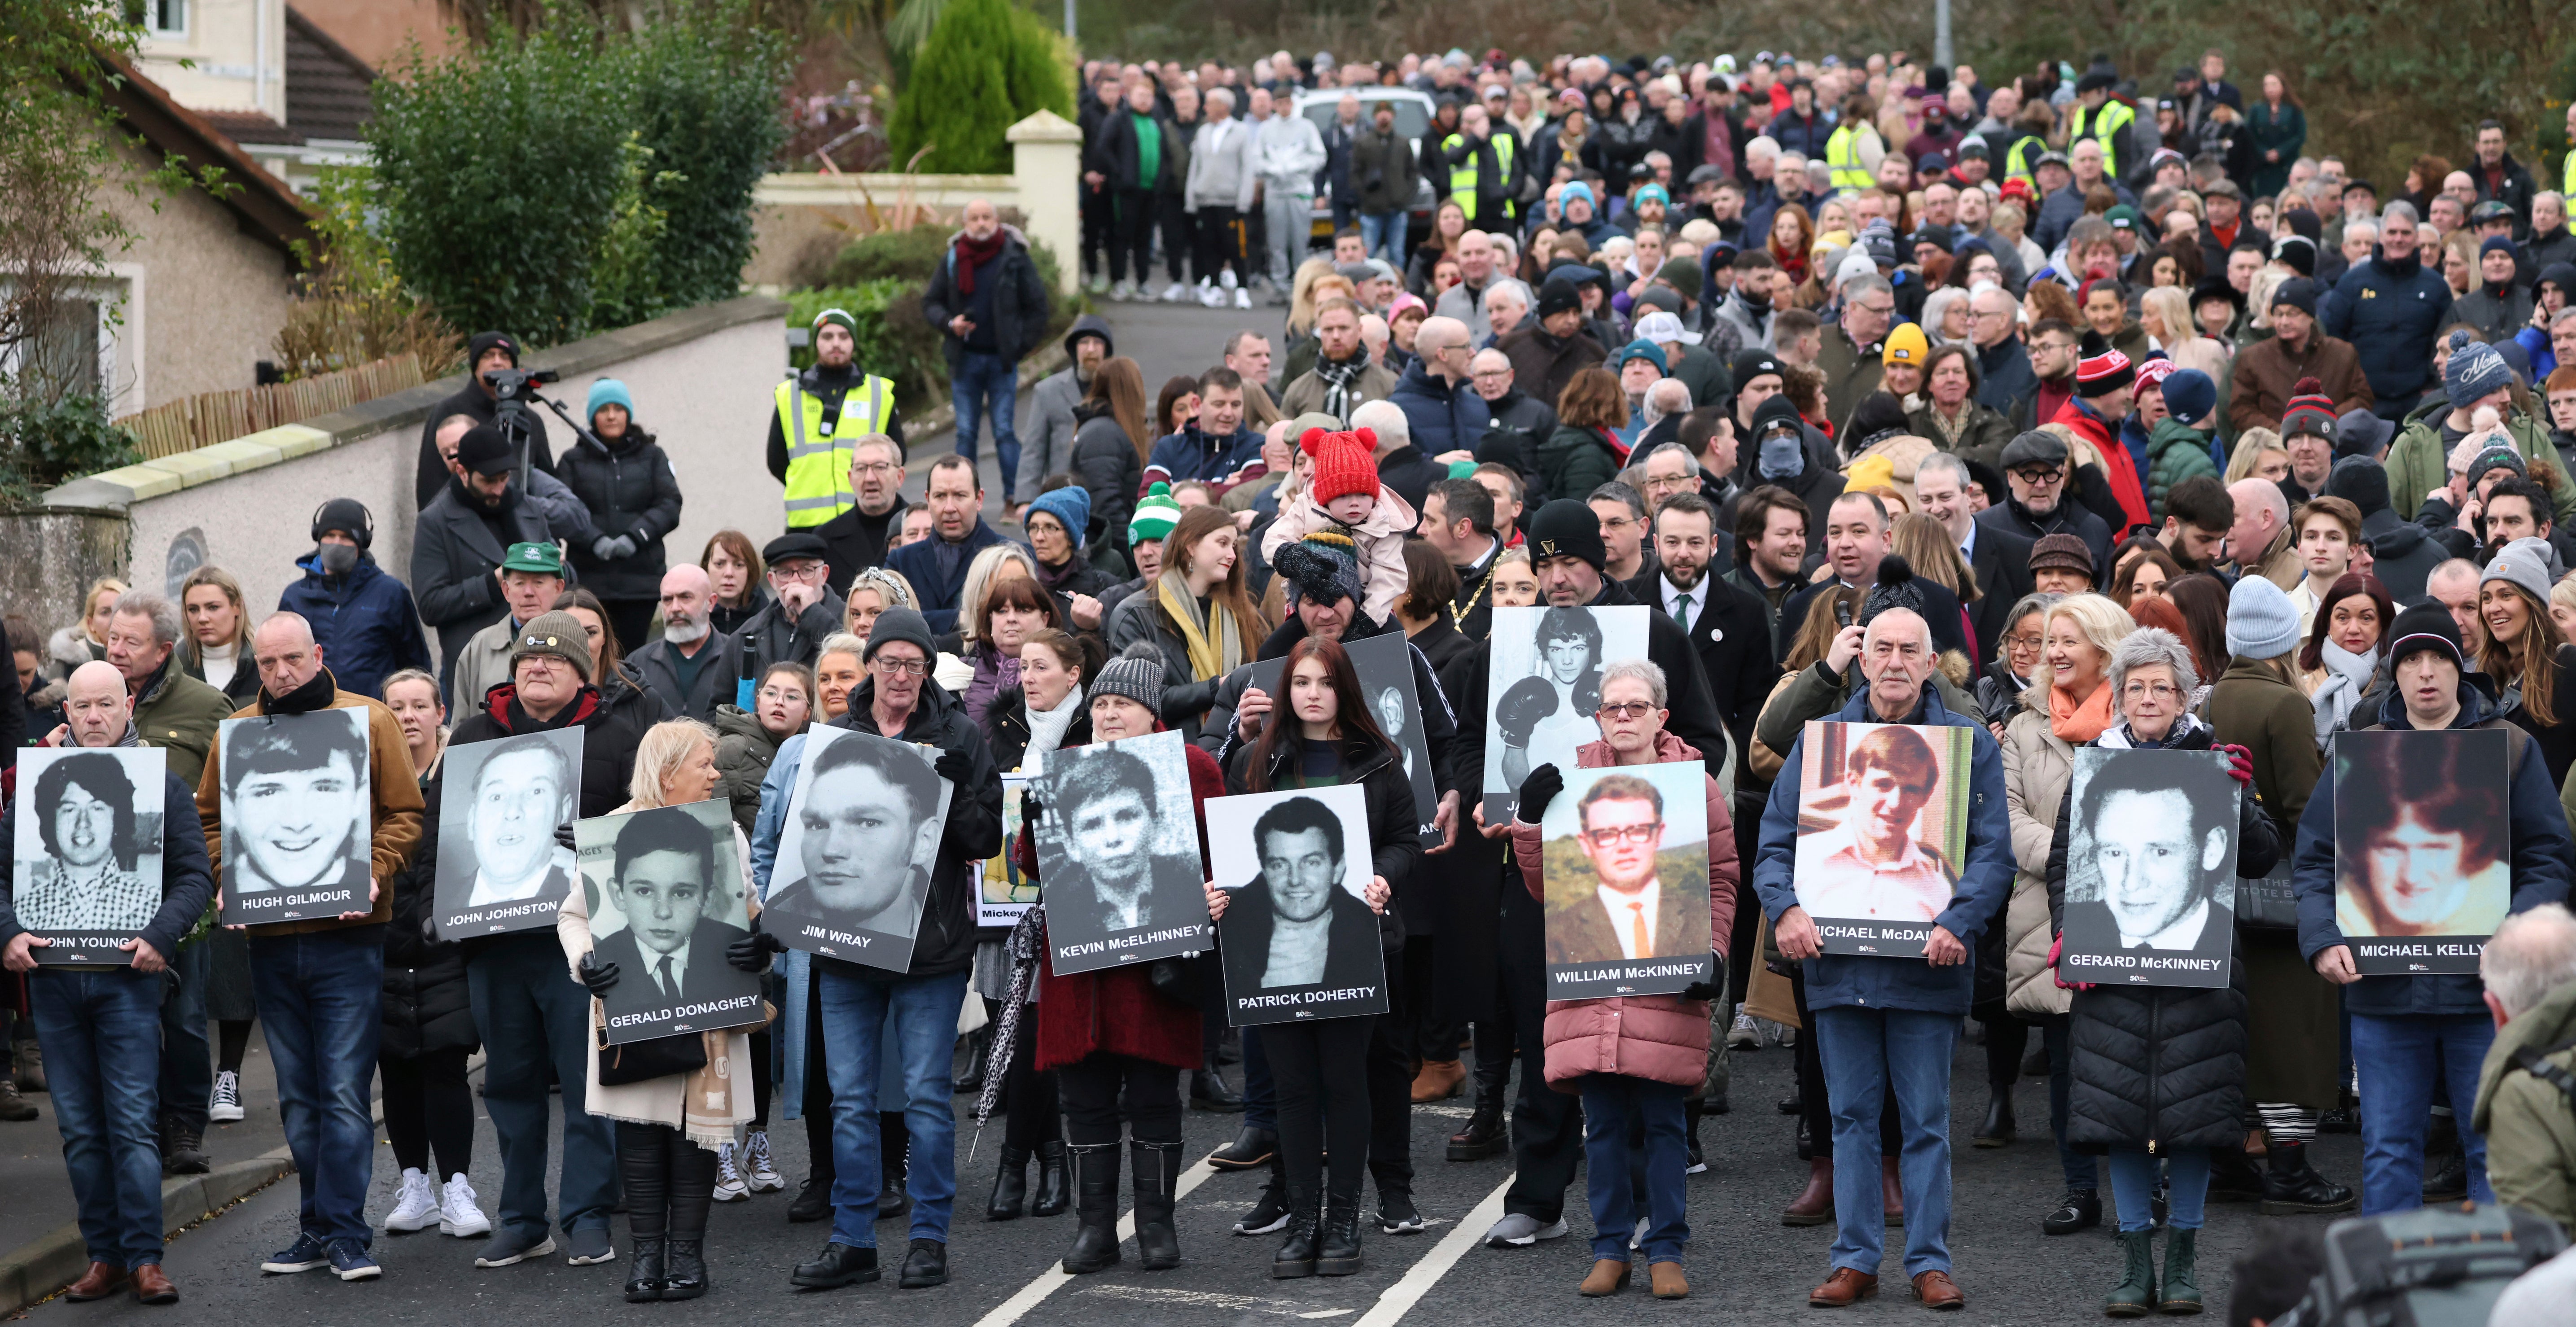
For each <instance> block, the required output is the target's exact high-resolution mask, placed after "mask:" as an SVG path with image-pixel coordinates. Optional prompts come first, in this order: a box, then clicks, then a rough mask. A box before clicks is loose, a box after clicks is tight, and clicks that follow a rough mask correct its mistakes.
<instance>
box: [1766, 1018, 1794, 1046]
mask: <svg viewBox="0 0 2576 1327" xmlns="http://www.w3.org/2000/svg"><path fill="white" fill-rule="evenodd" d="M1771 1031H1772V1033H1773V1036H1772V1044H1773V1045H1776V1046H1795V1045H1797V1044H1798V1029H1796V1028H1793V1027H1791V1026H1789V1025H1788V1024H1786V1023H1774V1024H1772V1025H1771Z"/></svg>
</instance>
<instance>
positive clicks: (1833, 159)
mask: <svg viewBox="0 0 2576 1327" xmlns="http://www.w3.org/2000/svg"><path fill="white" fill-rule="evenodd" d="M1860 134H1861V131H1860V130H1859V129H1858V128H1857V127H1855V126H1852V125H1849V124H1846V125H1844V126H1842V127H1841V128H1839V129H1836V130H1835V131H1834V136H1833V137H1831V138H1828V139H1826V140H1825V164H1826V165H1828V166H1831V167H1833V170H1834V187H1835V188H1837V189H1867V188H1870V187H1872V186H1874V185H1876V184H1877V183H1878V180H1877V178H1876V177H1875V176H1872V175H1871V174H1870V173H1869V167H1867V166H1864V165H1862V164H1861V160H1860Z"/></svg>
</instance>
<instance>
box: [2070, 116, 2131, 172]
mask: <svg viewBox="0 0 2576 1327" xmlns="http://www.w3.org/2000/svg"><path fill="white" fill-rule="evenodd" d="M2137 118H2138V113H2137V112H2136V111H2133V110H2130V109H2129V104H2128V103H2127V102H2124V101H2121V100H2118V99H2117V98H2114V99H2112V100H2110V101H2106V102H2103V103H2102V104H2101V106H2100V107H2098V108H2095V109H2092V110H2087V109H2086V108H2084V107H2082V106H2077V107H2076V108H2075V128H2074V130H2073V132H2071V133H2069V134H2068V135H2067V136H2066V146H2067V150H2069V151H2073V150H2074V147H2075V145H2076V144H2077V143H2079V142H2082V141H2083V140H2085V139H2087V138H2090V139H2092V140H2093V141H2094V142H2097V143H2100V144H2101V145H2102V173H2103V174H2105V175H2108V176H2110V177H2111V178H2112V179H2115V180H2116V179H2118V178H2120V135H2121V134H2122V133H2123V132H2124V131H2126V130H2127V129H2128V127H2129V126H2130V125H2131V124H2133V123H2135V122H2136V120H2137Z"/></svg>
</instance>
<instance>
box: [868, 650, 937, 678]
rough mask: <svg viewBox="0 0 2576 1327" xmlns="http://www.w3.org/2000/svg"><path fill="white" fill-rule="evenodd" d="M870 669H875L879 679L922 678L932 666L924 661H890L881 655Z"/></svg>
mask: <svg viewBox="0 0 2576 1327" xmlns="http://www.w3.org/2000/svg"><path fill="white" fill-rule="evenodd" d="M868 667H870V668H873V669H875V670H876V673H877V676H879V677H920V676H923V675H924V674H927V673H928V672H929V671H930V665H929V664H928V663H925V662H923V661H922V660H919V659H888V658H886V657H884V656H883V655H879V656H878V657H877V658H876V660H875V661H874V662H872V663H870V664H869V665H868Z"/></svg>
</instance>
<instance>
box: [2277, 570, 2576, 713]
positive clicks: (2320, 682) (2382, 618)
mask: <svg viewBox="0 0 2576 1327" xmlns="http://www.w3.org/2000/svg"><path fill="white" fill-rule="evenodd" d="M2396 621H2397V606H2396V604H2395V602H2394V601H2392V600H2391V599H2390V598H2389V596H2388V587H2386V586H2384V585H2381V584H2380V583H2379V578H2378V577H2376V576H2373V575H2370V574H2369V573H2367V572H2359V571H2348V572H2345V573H2344V574H2343V575H2341V576H2338V577H2336V578H2335V583H2334V584H2333V585H2330V586H2328V587H2326V594H2325V597H2324V598H2323V599H2320V600H2318V601H2317V616H2316V621H2315V622H2314V623H2313V624H2311V625H2310V626H2309V628H2308V640H2307V643H2306V644H2305V645H2302V646H2300V647H2299V690H2301V691H2304V692H2306V693H2307V694H2308V703H2309V704H2311V705H2313V706H2315V707H2316V711H2317V745H2318V746H2321V747H2322V746H2324V745H2326V743H2327V742H2329V741H2330V740H2332V739H2333V737H2334V735H2335V734H2336V733H2339V732H2342V731H2343V730H2344V729H2346V728H2367V727H2369V726H2371V725H2372V724H2375V723H2377V722H2379V705H2378V700H2379V696H2380V693H2381V692H2382V691H2384V690H2385V688H2384V687H2374V686H2373V685H2372V683H2373V681H2374V680H2375V679H2376V677H2377V675H2378V673H2379V665H2380V663H2381V661H2382V660H2384V659H2385V658H2386V657H2387V654H2388V651H2387V644H2388V629H2389V627H2391V626H2392V625H2394V624H2395V623H2396ZM2551 643H2552V644H2555V643H2556V642H2555V641H2554V640H2553V641H2552V642H2551Z"/></svg>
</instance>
